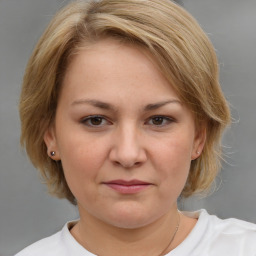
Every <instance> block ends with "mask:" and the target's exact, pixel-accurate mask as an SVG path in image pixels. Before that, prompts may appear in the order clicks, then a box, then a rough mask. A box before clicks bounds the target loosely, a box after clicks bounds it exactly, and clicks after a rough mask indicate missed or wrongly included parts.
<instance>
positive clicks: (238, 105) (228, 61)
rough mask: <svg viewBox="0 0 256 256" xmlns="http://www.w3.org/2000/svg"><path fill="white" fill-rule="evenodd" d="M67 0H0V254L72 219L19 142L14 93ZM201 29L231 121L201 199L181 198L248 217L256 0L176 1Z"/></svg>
mask: <svg viewBox="0 0 256 256" xmlns="http://www.w3.org/2000/svg"><path fill="white" fill-rule="evenodd" d="M65 3H67V1H60V0H43V1H42V0H0V105H1V108H0V110H1V112H0V113H1V114H0V122H1V128H0V139H1V143H0V168H1V172H0V255H1V256H9V255H13V254H14V253H15V252H17V251H18V250H20V249H22V248H23V247H24V246H26V245H28V244H30V243H32V242H35V241H36V240H38V239H40V238H42V237H45V236H48V235H50V234H52V233H54V232H56V231H58V230H59V229H60V228H61V227H62V226H63V224H64V222H66V221H68V220H70V219H74V218H77V217H78V214H77V210H76V209H75V208H74V207H73V206H71V205H70V204H69V203H68V202H67V201H65V200H58V199H55V198H51V197H50V196H48V194H47V192H46V187H45V186H44V185H43V184H41V182H40V179H39V176H38V173H37V171H36V170H35V169H34V168H33V167H32V166H31V164H30V163H29V161H28V159H27V157H26V155H25V153H24V152H23V151H22V150H21V149H20V147H19V133H20V132H19V128H20V125H19V117H18V109H17V105H18V98H19V92H20V84H21V81H22V76H23V72H24V69H25V66H26V62H27V60H28V58H29V55H30V53H31V51H32V49H33V46H34V45H35V43H36V41H37V40H38V38H39V36H40V35H41V33H42V32H43V30H44V28H45V26H46V25H47V23H48V22H49V21H50V19H51V17H52V16H53V14H54V13H55V11H56V10H57V9H59V8H60V7H61V6H63V5H64V4H65ZM183 3H184V7H185V8H186V9H187V10H189V11H190V12H191V13H192V14H193V15H194V16H195V17H196V18H197V20H198V21H199V23H200V24H201V25H202V27H203V28H204V29H205V31H206V32H207V33H208V34H209V36H210V38H211V39H212V41H213V44H214V46H215V48H216V50H217V54H218V57H219V61H220V70H221V83H222V87H223V90H224V93H225V95H226V97H227V98H228V100H229V102H230V104H231V106H232V114H233V118H234V123H233V125H232V128H231V129H230V130H229V131H228V132H227V133H226V136H225V139H224V144H225V152H226V153H227V156H228V157H227V158H226V159H227V161H228V163H224V165H223V170H222V174H221V176H220V177H219V178H218V180H217V188H218V191H217V192H215V193H214V194H212V195H210V196H209V197H207V198H201V199H198V198H192V199H190V200H188V201H184V200H182V201H181V202H180V206H181V208H183V209H189V210H193V209H197V208H202V207H203V208H206V209H207V210H208V211H209V212H210V213H213V214H217V215H219V216H220V217H223V218H226V217H236V218H240V219H245V220H248V221H251V222H256V189H255V179H256V172H255V159H256V153H255V152H256V136H255V131H256V100H255V96H256V87H255V85H256V82H255V81H256V50H255V45H256V1H255V0H243V1H240V0H184V1H183Z"/></svg>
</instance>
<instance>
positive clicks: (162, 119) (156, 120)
mask: <svg viewBox="0 0 256 256" xmlns="http://www.w3.org/2000/svg"><path fill="white" fill-rule="evenodd" d="M173 121H174V120H173V119H172V118H170V117H167V116H153V117H151V118H149V119H148V123H149V124H150V125H154V126H165V125H168V124H170V123H172V122H173Z"/></svg>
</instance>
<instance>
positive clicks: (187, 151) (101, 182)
mask: <svg viewBox="0 0 256 256" xmlns="http://www.w3.org/2000/svg"><path fill="white" fill-rule="evenodd" d="M151 59H152V58H151ZM151 59H150V58H149V57H148V54H146V52H145V51H144V50H142V49H140V48H137V47H135V46H130V45H124V44H120V43H118V42H115V41H112V40H110V39H109V40H103V41H100V42H98V43H96V44H94V45H92V46H90V47H89V48H86V49H85V50H83V51H81V52H80V53H79V54H78V55H76V56H75V57H74V59H73V60H72V62H71V63H70V66H69V68H68V70H67V72H66V76H65V78H64V81H63V87H62V91H61V94H60V98H59V102H58V106H57V112H56V120H55V124H54V126H53V127H51V128H50V129H49V130H48V131H47V132H46V134H45V142H46V144H47V147H48V150H49V151H52V150H53V151H55V152H56V155H55V156H54V157H53V158H54V159H55V160H61V162H62V165H63V169H64V173H65V177H66V180H67V183H68V185H69V187H70V189H71V191H72V193H73V195H74V196H75V197H76V199H77V201H78V206H79V211H80V215H81V217H83V215H88V216H90V217H91V218H94V219H97V220H99V221H103V222H105V223H107V224H110V225H113V226H116V227H124V228H137V227H141V226H144V225H147V224H150V223H152V222H154V221H156V220H157V219H159V218H161V216H164V215H165V214H168V213H169V212H171V211H173V210H174V209H175V208H176V200H177V198H178V196H179V195H180V193H181V191H182V189H183V187H184V184H185V182H186V179H187V176H188V173H189V169H190V163H191V160H193V159H195V158H196V157H197V156H198V155H197V153H196V152H197V151H201V150H202V147H203V141H204V134H203V133H201V132H199V131H196V130H195V125H194V119H193V115H192V114H191V112H190V110H189V109H187V107H186V106H185V105H184V104H183V103H182V102H181V101H180V100H179V98H178V97H177V94H176V93H175V92H174V90H173V89H172V86H171V85H170V84H169V83H168V81H167V80H166V79H165V78H164V77H163V75H162V74H161V73H160V72H159V70H158V69H157V67H156V65H155V64H154V62H153V61H152V60H151Z"/></svg>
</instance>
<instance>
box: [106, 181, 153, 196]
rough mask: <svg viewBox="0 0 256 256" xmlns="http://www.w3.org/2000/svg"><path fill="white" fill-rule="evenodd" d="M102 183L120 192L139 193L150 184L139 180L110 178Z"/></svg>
mask: <svg viewBox="0 0 256 256" xmlns="http://www.w3.org/2000/svg"><path fill="white" fill-rule="evenodd" d="M103 184H104V185H106V186H108V187H109V188H111V189H113V190H115V191H117V192H119V193H121V194H134V193H139V192H141V191H143V190H145V189H146V188H148V187H149V186H151V185H152V183H149V182H145V181H141V180H129V181H128V180H111V181H108V182H103Z"/></svg>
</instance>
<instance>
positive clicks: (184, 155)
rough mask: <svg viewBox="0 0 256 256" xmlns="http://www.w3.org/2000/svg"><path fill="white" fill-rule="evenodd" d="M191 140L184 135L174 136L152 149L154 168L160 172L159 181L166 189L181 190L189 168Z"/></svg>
mask: <svg viewBox="0 0 256 256" xmlns="http://www.w3.org/2000/svg"><path fill="white" fill-rule="evenodd" d="M192 144H193V143H192V141H191V139H189V138H185V137H184V136H176V137H175V136H174V137H173V138H172V139H169V140H168V141H167V140H165V142H164V143H161V144H158V147H154V149H153V150H152V156H153V159H154V166H155V168H156V169H157V170H158V171H159V172H160V173H161V175H160V176H159V177H160V179H161V180H160V182H162V183H163V184H165V186H164V188H165V189H166V190H169V191H170V190H171V192H175V193H176V192H178V193H179V190H182V189H183V187H184V185H185V183H186V180H187V177H188V174H189V170H190V164H191V152H192Z"/></svg>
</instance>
